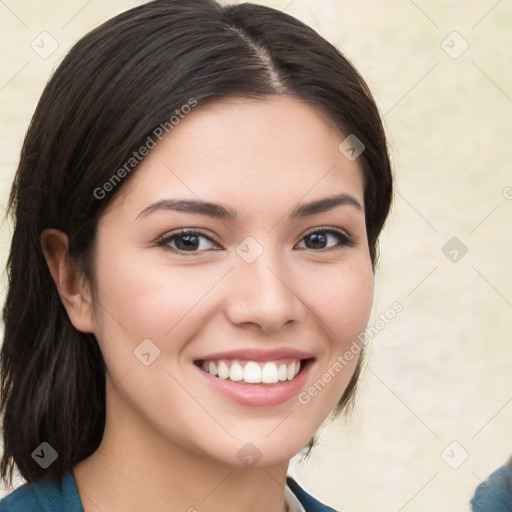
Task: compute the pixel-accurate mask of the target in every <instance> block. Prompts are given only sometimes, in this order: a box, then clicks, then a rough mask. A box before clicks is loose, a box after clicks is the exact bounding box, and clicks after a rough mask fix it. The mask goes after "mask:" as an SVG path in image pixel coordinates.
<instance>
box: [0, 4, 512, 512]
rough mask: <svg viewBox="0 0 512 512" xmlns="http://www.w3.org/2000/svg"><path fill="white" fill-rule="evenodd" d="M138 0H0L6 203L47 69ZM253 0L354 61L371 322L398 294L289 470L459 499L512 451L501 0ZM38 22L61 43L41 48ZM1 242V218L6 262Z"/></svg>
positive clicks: (360, 492) (442, 506) (459, 505)
mask: <svg viewBox="0 0 512 512" xmlns="http://www.w3.org/2000/svg"><path fill="white" fill-rule="evenodd" d="M140 3H143V2H141V1H137V0H116V1H115V2H114V1H113V0H110V1H100V0H89V1H87V0H45V1H44V2H43V1H36V0H1V1H0V29H1V30H0V41H1V45H2V66H1V70H0V129H1V137H0V202H1V204H2V206H3V207H5V205H6V202H7V197H8V191H9V188H10V182H11V179H12V176H13V173H14V170H15V167H16V164H17V160H18V155H19V150H20V148H21V144H22V140H23V137H24V134H25V130H26V128H27V126H28V123H29V120H30V117H31V115H32V113H33V110H34V108H35V106H36V103H37V101H38V98H39V96H40V94H41V92H42V89H43V87H44V84H45V82H46V80H47V79H48V77H49V76H50V74H51V72H52V70H53V69H54V68H55V67H56V65H57V64H58V62H59V60H60V59H61V58H62V56H63V55H64V54H65V53H66V51H67V50H68V49H69V47H70V46H71V45H72V44H73V43H74V42H75V41H76V40H77V39H78V38H79V37H80V36H82V35H84V34H85V33H86V32H87V31H89V30H90V29H92V28H93V27H95V26H97V25H98V24H99V23H101V22H103V21H105V20H106V19H108V18H110V17H112V16H113V15H115V14H117V13H118V12H121V11H123V10H125V9H127V8H129V7H132V6H135V5H138V4H140ZM256 3H262V4H265V5H270V6H273V7H276V8H279V9H284V10H286V12H288V13H289V14H292V15H295V16H297V17H299V18H300V19H302V20H303V21H305V22H307V23H308V24H310V25H311V26H313V27H314V28H316V29H317V30H318V31H319V32H320V33H321V34H322V35H323V36H324V37H326V38H327V39H328V40H330V41H331V42H332V43H334V44H335V45H336V46H338V47H339V48H340V49H341V50H342V51H343V52H344V53H345V55H346V56H347V57H348V58H349V59H350V60H351V61H352V62H353V63H354V64H355V65H356V67H357V68H358V69H359V71H360V72H361V74H362V75H363V76H364V77H365V79H366V80H367V82H368V84H369V85H370V87H371V89H372V90H373V92H374V95H375V97H376V100H377V102H378V104H379V107H380V109H381V111H382V114H383V116H384V119H385V123H386V127H387V130H388V133H389V140H390V145H391V152H392V156H393V162H394V168H395V173H396V184H397V189H396V197H395V204H394V209H393V213H392V215H391V218H390V220H389V222H388V225H387V227H386V229H385V232H384V234H383V237H382V241H381V251H382V257H381V262H380V266H379V269H378V272H377V275H376V298H375V305H374V318H373V320H372V321H371V325H374V324H375V325H376V327H378V326H377V324H376V321H377V319H378V316H379V314H380V313H383V312H384V311H386V310H387V309H388V308H389V307H390V305H391V304H392V303H393V302H395V301H399V302H400V303H401V304H402V305H403V311H402V312H401V313H399V314H397V315H396V318H395V319H394V320H392V321H391V322H389V323H388V324H386V325H385V327H384V328H382V329H378V330H379V333H378V335H377V336H375V337H374V338H373V340H372V342H371V344H370V350H369V363H368V368H367V371H366V374H365V377H364V379H363V382H362V385H361V390H360V394H359V397H358V404H357V407H356V409H355V411H354V413H352V414H351V415H350V416H349V417H347V418H340V419H339V420H337V421H336V422H334V423H332V424H330V425H328V426H326V427H325V429H324V430H323V435H322V441H321V444H320V446H318V447H317V448H316V449H315V450H314V451H313V455H312V457H311V459H310V460H309V461H308V462H307V463H306V464H304V465H299V464H297V463H296V461H293V462H292V465H291V467H290V473H292V474H295V475H296V476H297V478H298V480H299V481H300V482H301V484H302V485H303V486H304V487H305V488H306V489H307V490H308V491H310V492H312V493H313V494H315V495H316V496H317V497H318V498H319V499H321V500H322V501H324V502H326V503H328V504H330V505H331V506H333V507H334V508H338V509H346V510H348V511H351V512H369V511H370V510H379V511H382V512H400V511H404V512H427V511H428V512H430V511H432V510H453V511H464V510H469V499H470V497H471V496H472V494H473V492H474V489H475V486H476V485H477V484H479V483H480V481H481V480H482V479H484V478H485V477H486V476H487V475H488V474H489V473H490V472H491V471H493V470H494V469H495V468H497V467H498V466H499V465H501V464H503V463H504V462H505V460H506V459H507V457H508V456H509V455H510V454H511V453H512V435H511V426H512V378H511V375H512V348H511V346H510V342H511V332H512V279H511V276H512V233H511V224H512V222H511V221H512V172H511V164H512V138H511V137H512V71H511V69H512V65H511V63H512V55H511V51H512V50H511V49H512V1H511V0H501V1H496V0H478V1H477V0H471V1H470V0H465V1H463V0H459V1H457V0H445V1H441V0H439V1H433V0H415V1H412V0H360V1H356V0H291V1H290V0H273V1H263V0H258V1H257V2H256ZM43 32H47V33H48V34H50V35H51V38H53V39H54V40H55V41H57V43H58V48H57V49H56V51H55V52H54V53H52V54H51V55H47V54H45V52H47V53H49V52H51V51H52V50H53V49H54V48H53V47H52V42H51V39H46V41H47V44H45V50H43V49H42V48H41V46H42V45H41V44H40V41H41V37H45V38H48V36H47V35H45V34H43V36H40V34H41V33H43ZM33 41H34V43H33V44H32V46H33V47H34V49H33V48H32V47H31V43H32V42H33ZM38 44H39V47H38ZM454 237H455V239H453V238H454ZM9 243H10V228H9V225H8V224H7V223H4V224H3V226H2V231H1V236H0V244H1V246H0V260H1V264H2V266H4V265H5V260H6V257H7V250H8V246H9ZM447 243H448V245H446V244H447ZM466 250H467V252H465V251H466ZM3 288H5V279H4V280H3V281H2V289H3ZM0 493H5V491H0Z"/></svg>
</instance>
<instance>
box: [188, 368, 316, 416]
mask: <svg viewBox="0 0 512 512" xmlns="http://www.w3.org/2000/svg"><path fill="white" fill-rule="evenodd" d="M313 362H314V361H313V360H308V361H307V362H306V364H305V365H304V367H303V368H301V371H300V372H299V373H298V374H297V375H296V376H295V377H294V378H293V379H292V380H288V381H284V382H282V383H276V384H240V383H238V382H234V381H232V380H229V379H219V378H218V377H214V376H213V375H210V374H209V373H208V372H205V371H204V370H202V369H201V368H199V367H198V366H196V368H197V371H198V372H199V373H200V375H201V378H203V379H205V381H206V382H207V383H208V384H209V385H210V386H212V387H213V388H214V389H215V390H216V391H218V392H219V393H221V394H222V395H224V396H226V397H228V398H229V399H230V400H232V401H233V402H236V403H238V404H241V405H252V406H259V407H268V406H272V405H279V404H282V403H284V402H287V401H288V400H291V399H292V398H294V397H296V396H297V395H298V394H299V393H300V391H301V389H302V388H303V386H304V383H305V382H306V379H307V376H308V374H309V369H310V367H311V366H312V363H313ZM194 366H195V365H194Z"/></svg>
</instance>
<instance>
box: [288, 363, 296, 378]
mask: <svg viewBox="0 0 512 512" xmlns="http://www.w3.org/2000/svg"><path fill="white" fill-rule="evenodd" d="M293 377H295V363H292V364H291V365H290V366H288V380H292V379H293Z"/></svg>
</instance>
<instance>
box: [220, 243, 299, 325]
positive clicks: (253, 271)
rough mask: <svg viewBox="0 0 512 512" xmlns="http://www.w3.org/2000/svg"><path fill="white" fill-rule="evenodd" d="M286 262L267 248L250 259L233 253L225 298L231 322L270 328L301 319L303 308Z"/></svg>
mask: <svg viewBox="0 0 512 512" xmlns="http://www.w3.org/2000/svg"><path fill="white" fill-rule="evenodd" d="M281 258H282V257H281ZM285 263H286V262H283V261H282V259H281V261H279V258H278V257H277V256H275V254H274V252H273V251H271V250H269V249H268V248H267V249H265V250H264V251H263V252H262V254H260V255H259V256H258V257H257V258H256V259H255V260H254V261H252V262H248V261H246V260H245V259H244V258H242V257H235V263H234V268H233V270H232V271H231V272H230V273H229V278H228V279H229V283H228V286H227V301H226V304H227V305H226V314H227V316H228V318H229V319H230V321H231V322H232V323H233V324H235V325H242V324H253V325H257V326H259V328H260V329H261V330H263V331H268V332H270V331H276V330H278V329H280V328H281V327H283V326H284V325H286V324H288V323H290V324H291V323H294V322H295V323H298V322H300V321H301V320H303V318H304V315H305V310H306V308H305V305H304V303H303V302H302V300H301V299H300V290H296V289H295V288H296V285H297V283H295V282H294V278H293V274H292V272H291V271H290V269H289V267H288V266H287V265H286V264H285Z"/></svg>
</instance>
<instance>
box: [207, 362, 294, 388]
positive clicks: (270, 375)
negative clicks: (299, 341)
mask: <svg viewBox="0 0 512 512" xmlns="http://www.w3.org/2000/svg"><path fill="white" fill-rule="evenodd" d="M201 368H202V369H203V370H204V371H205V372H208V373H209V374H211V375H213V376H215V377H218V378H219V379H224V380H225V379H228V380H232V381H234V382H238V381H241V380H243V381H244V382H247V383H248V384H260V383H263V384H276V383H279V382H285V381H287V380H293V379H294V378H295V376H296V375H297V374H298V373H299V371H300V361H299V360H298V359H297V360H295V361H292V362H291V363H290V364H288V365H286V364H284V363H281V364H279V366H278V364H276V363H275V362H274V361H268V362H266V363H257V362H255V361H248V362H247V363H245V365H244V366H242V364H240V363H239V362H238V361H233V362H232V363H231V366H229V363H228V362H227V361H226V360H219V361H217V362H216V363H214V362H213V361H204V362H203V363H202V365H201Z"/></svg>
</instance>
